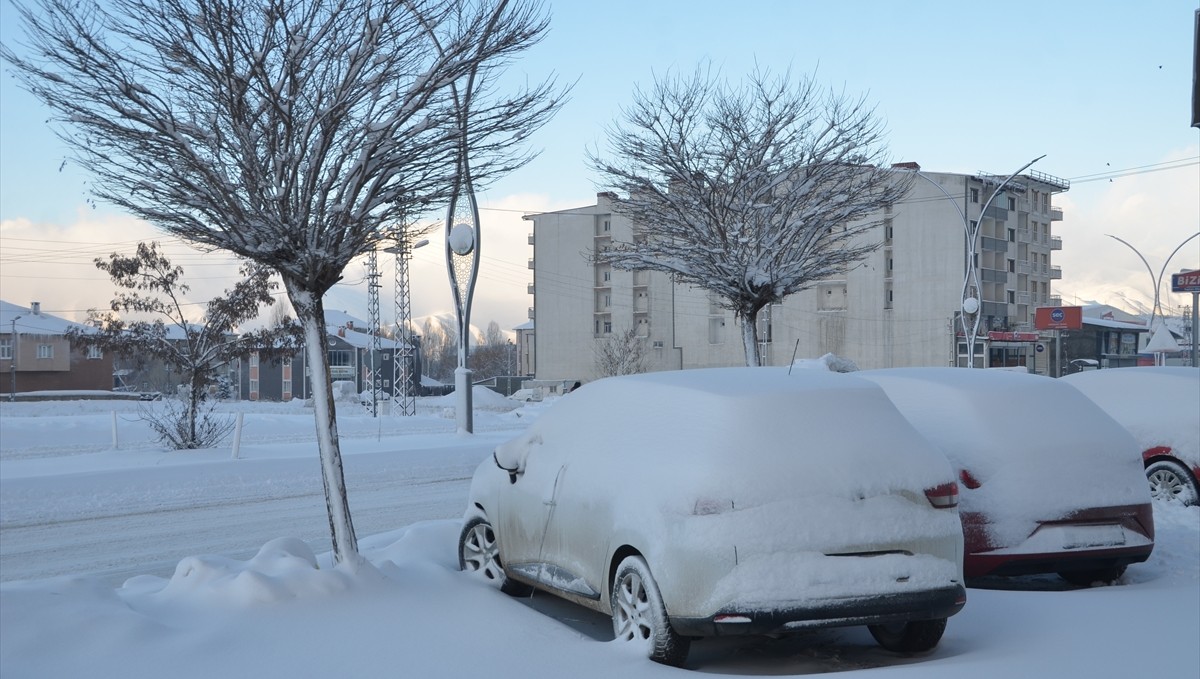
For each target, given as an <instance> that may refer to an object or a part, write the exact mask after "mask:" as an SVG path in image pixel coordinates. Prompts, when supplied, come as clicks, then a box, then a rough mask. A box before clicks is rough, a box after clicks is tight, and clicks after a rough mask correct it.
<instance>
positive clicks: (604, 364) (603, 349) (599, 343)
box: [595, 328, 646, 377]
mask: <svg viewBox="0 0 1200 679" xmlns="http://www.w3.org/2000/svg"><path fill="white" fill-rule="evenodd" d="M595 350H596V375H597V376H599V377H613V376H616V375H635V374H637V373H643V372H646V338H644V337H639V336H638V334H637V330H635V329H634V328H630V329H628V330H626V331H624V332H614V333H610V334H608V335H605V336H604V337H603V338H602V339H598V340H596V348H595Z"/></svg>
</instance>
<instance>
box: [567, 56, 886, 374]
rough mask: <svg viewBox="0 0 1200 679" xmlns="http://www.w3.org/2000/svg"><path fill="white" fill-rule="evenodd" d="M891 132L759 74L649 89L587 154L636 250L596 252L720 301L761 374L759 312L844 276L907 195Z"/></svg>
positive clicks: (701, 74)
mask: <svg viewBox="0 0 1200 679" xmlns="http://www.w3.org/2000/svg"><path fill="white" fill-rule="evenodd" d="M883 137H884V130H883V124H882V123H881V122H880V121H879V120H878V119H877V118H876V117H875V115H874V111H873V110H872V109H871V108H870V106H869V105H868V104H867V102H866V100H865V99H862V98H859V99H854V98H849V97H846V96H845V95H844V94H839V93H836V92H829V93H824V92H822V91H820V90H819V89H818V88H817V87H816V85H814V84H813V81H812V79H811V78H801V79H800V80H798V81H797V80H795V79H793V77H792V76H791V75H790V74H788V73H785V74H784V75H783V76H780V77H774V76H772V75H771V74H770V73H768V72H765V71H756V72H755V73H753V74H751V76H750V78H749V79H748V80H747V81H746V82H745V83H744V84H741V85H734V84H729V83H724V82H720V81H719V80H718V79H717V76H716V75H715V74H713V73H711V72H710V71H708V70H706V69H704V68H700V69H697V70H696V71H695V73H693V74H692V75H691V76H690V77H682V76H667V77H665V78H662V79H658V80H656V81H655V82H654V85H653V86H652V87H651V88H650V89H648V90H643V89H638V90H637V91H636V92H635V94H634V101H633V103H632V104H631V105H630V106H629V107H627V108H625V109H624V110H623V117H622V120H621V121H620V122H619V123H617V124H615V125H614V126H613V127H611V128H610V129H609V133H608V142H609V147H610V152H609V154H608V156H607V157H601V156H600V155H599V154H598V153H596V152H593V153H590V154H589V160H590V162H591V165H592V167H593V168H594V169H595V170H596V171H598V172H599V173H600V174H601V176H602V184H603V186H604V188H605V189H606V190H609V191H612V192H614V193H617V194H620V195H621V197H619V198H618V199H617V200H616V201H615V203H614V209H615V210H616V211H617V212H619V213H621V214H623V215H626V216H628V217H629V218H630V219H631V220H632V221H633V223H634V225H635V226H634V228H635V235H634V239H633V241H632V242H627V243H615V244H614V245H613V247H612V249H611V250H608V251H606V252H598V253H594V256H595V258H596V259H597V260H598V261H604V262H608V263H611V264H612V265H613V266H615V267H618V268H621V269H628V270H638V269H649V270H655V271H663V272H666V273H668V274H670V275H671V276H672V278H673V279H674V280H676V281H678V282H681V283H687V284H691V285H695V286H697V287H700V288H703V289H705V290H708V291H710V292H713V293H716V294H717V295H718V296H720V298H721V299H722V300H723V301H724V305H725V307H726V308H728V309H730V310H732V311H733V312H734V313H735V315H736V316H737V318H738V319H739V320H740V322H741V323H742V327H743V342H744V345H745V349H746V362H747V364H748V365H758V353H757V352H758V342H757V337H756V333H757V329H756V323H755V321H756V319H757V315H758V312H759V310H761V309H762V308H763V307H764V306H766V305H768V304H773V303H777V302H780V301H782V300H783V299H784V298H785V297H787V296H788V295H791V294H793V293H796V292H799V291H800V290H804V289H805V288H808V287H811V286H812V285H813V284H815V283H816V282H818V281H821V280H825V279H829V278H833V277H838V276H843V275H844V273H845V271H846V270H847V268H849V267H851V266H853V265H854V264H855V263H857V262H858V261H860V260H861V259H862V258H863V257H864V256H866V255H867V254H868V253H870V252H871V251H873V250H874V249H875V248H876V247H877V246H878V244H877V243H872V242H867V241H866V240H865V239H864V238H863V235H864V234H865V233H866V232H867V231H868V230H869V229H871V228H873V227H874V226H876V225H877V224H878V223H879V221H880V220H881V219H882V214H883V213H882V210H883V208H885V207H886V206H889V205H891V204H892V203H894V202H895V201H897V200H898V199H900V198H901V197H902V196H903V195H904V194H905V192H906V191H907V184H906V183H905V182H906V181H910V180H907V179H905V178H900V177H897V176H896V175H895V173H891V172H888V171H887V170H886V169H883V166H884V165H885V163H884V159H885V152H886V151H885V146H884V139H883Z"/></svg>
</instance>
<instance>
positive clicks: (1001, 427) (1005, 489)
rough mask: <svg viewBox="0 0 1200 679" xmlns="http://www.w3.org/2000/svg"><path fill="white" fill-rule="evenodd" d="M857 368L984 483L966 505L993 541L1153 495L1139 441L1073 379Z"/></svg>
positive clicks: (1013, 539)
mask: <svg viewBox="0 0 1200 679" xmlns="http://www.w3.org/2000/svg"><path fill="white" fill-rule="evenodd" d="M855 376H857V377H859V378H863V379H867V380H870V381H872V382H875V383H877V384H879V385H880V386H882V387H883V388H884V390H885V391H886V392H887V394H888V396H889V397H891V399H892V401H893V402H894V403H895V404H896V406H897V407H898V408H899V409H900V411H901V412H902V413H904V414H905V416H907V417H908V419H909V421H911V422H912V423H913V425H915V426H916V428H917V429H918V430H919V431H920V432H921V433H922V434H924V435H925V436H926V437H927V438H928V439H929V440H930V441H932V442H933V443H934V444H936V445H937V446H938V447H939V448H941V450H942V452H944V453H945V454H946V456H947V457H948V458H949V459H950V461H951V463H953V464H954V465H955V466H956V467H957V468H959V469H966V470H968V471H969V472H970V473H971V475H972V476H974V477H975V478H976V479H977V480H978V481H979V482H980V484H981V486H980V487H979V488H978V489H974V490H972V489H968V488H966V487H965V486H960V489H959V508H960V510H961V511H963V512H972V511H974V512H982V513H984V514H985V515H986V516H987V520H988V521H989V525H988V530H989V534H990V537H991V538H992V543H993V544H994V545H995V546H997V547H1003V546H1010V545H1013V544H1016V543H1019V542H1020V541H1022V540H1023V539H1025V538H1026V537H1027V536H1028V535H1029V534H1030V533H1031V532H1033V530H1034V529H1035V528H1036V526H1037V522H1038V521H1044V520H1053V519H1058V518H1063V517H1066V516H1068V515H1070V514H1072V513H1074V512H1076V511H1079V510H1082V509H1087V508H1090V507H1109V506H1119V505H1131V504H1142V503H1146V502H1149V501H1150V496H1149V490H1148V487H1147V485H1146V480H1145V477H1144V476H1143V474H1142V465H1141V460H1140V457H1139V455H1138V450H1137V444H1136V442H1134V440H1133V439H1132V437H1131V436H1130V435H1129V433H1128V432H1126V431H1125V430H1124V429H1123V428H1122V427H1121V426H1120V425H1119V424H1117V423H1116V422H1115V421H1114V420H1113V419H1112V418H1111V417H1109V416H1108V415H1106V414H1105V413H1104V412H1103V411H1102V410H1100V409H1099V408H1097V407H1096V406H1095V404H1093V403H1092V402H1091V401H1089V400H1088V399H1086V398H1083V397H1082V394H1080V393H1079V392H1078V391H1077V390H1075V389H1073V388H1071V387H1070V386H1068V385H1067V384H1065V383H1063V382H1061V381H1058V380H1053V379H1051V378H1048V377H1040V376H1037V375H1029V374H1022V373H1017V372H1011V371H1000V370H967V369H963V368H896V369H888V370H869V371H863V372H858V373H855Z"/></svg>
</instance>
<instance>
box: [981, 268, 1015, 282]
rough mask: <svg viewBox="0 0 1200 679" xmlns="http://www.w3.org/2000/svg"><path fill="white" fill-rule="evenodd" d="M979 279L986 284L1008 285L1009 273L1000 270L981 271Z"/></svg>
mask: <svg viewBox="0 0 1200 679" xmlns="http://www.w3.org/2000/svg"><path fill="white" fill-rule="evenodd" d="M979 277H980V279H981V280H982V281H983V282H984V283H1007V282H1008V272H1007V271H1001V270H999V269H987V268H980V269H979Z"/></svg>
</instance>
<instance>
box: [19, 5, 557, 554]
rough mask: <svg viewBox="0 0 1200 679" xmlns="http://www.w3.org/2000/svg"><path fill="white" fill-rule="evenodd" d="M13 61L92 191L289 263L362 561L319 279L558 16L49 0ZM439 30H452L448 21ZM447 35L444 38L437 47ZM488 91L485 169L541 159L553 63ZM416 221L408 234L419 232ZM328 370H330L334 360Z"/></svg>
mask: <svg viewBox="0 0 1200 679" xmlns="http://www.w3.org/2000/svg"><path fill="white" fill-rule="evenodd" d="M16 6H17V10H18V12H19V13H20V15H21V18H22V20H23V24H24V28H25V32H26V36H27V42H28V44H26V45H24V48H25V49H24V50H23V52H24V54H23V55H19V54H17V53H16V52H15V51H14V50H13V49H10V48H9V47H8V46H7V45H3V46H0V56H3V57H4V58H5V59H6V60H7V61H8V62H9V63H10V64H12V65H13V66H15V70H16V75H17V77H18V78H20V79H21V80H22V82H23V84H24V85H25V87H26V88H27V89H29V90H30V91H31V92H32V93H33V94H35V95H36V96H37V97H38V98H40V99H41V100H42V101H43V102H45V103H46V104H47V105H48V106H49V107H50V108H51V109H52V111H53V112H54V117H55V119H56V120H57V121H58V122H59V123H60V127H59V128H58V132H59V134H60V136H61V137H62V138H63V139H64V140H65V141H66V142H67V143H68V144H69V146H70V147H71V148H72V149H73V152H74V154H75V159H76V161H77V162H78V163H79V164H80V165H82V166H83V167H84V168H85V169H86V170H87V171H89V173H90V174H91V176H92V177H93V183H92V189H93V193H94V194H95V195H96V197H98V198H99V199H101V200H105V201H108V202H110V203H112V204H114V205H116V206H118V207H120V208H123V209H125V210H127V211H129V212H130V213H132V214H133V215H136V216H138V217H141V218H143V219H145V220H147V221H149V222H151V223H153V224H154V225H156V226H157V227H159V228H161V229H163V230H164V231H166V232H168V233H170V234H172V235H175V236H178V237H180V238H183V239H185V240H187V241H189V242H191V243H193V244H197V245H199V246H201V247H208V248H220V249H225V250H229V251H232V252H234V253H235V254H238V255H240V256H242V257H245V258H247V259H249V260H251V261H254V262H258V263H260V264H264V265H267V266H269V267H270V268H272V269H273V270H275V271H276V272H277V273H278V274H279V276H280V277H281V279H282V281H283V286H284V289H285V290H286V291H287V294H288V298H289V299H290V301H291V303H292V308H293V309H294V310H295V312H296V315H297V317H298V319H299V321H300V323H301V325H302V327H303V329H304V335H305V346H306V351H307V359H308V365H309V366H310V367H311V369H312V372H313V375H314V376H316V377H317V379H314V380H313V401H314V405H315V407H314V414H315V419H316V428H317V434H318V436H317V439H318V445H319V448H320V457H321V470H322V479H323V481H324V485H325V495H326V504H327V508H328V512H329V524H330V532H331V535H332V540H333V554H334V560H335V561H336V562H339V563H342V562H347V563H349V564H352V565H353V566H357V565H358V563H359V561H360V559H359V557H358V547H357V539H356V538H355V535H354V527H353V523H352V522H351V519H350V509H349V504H348V502H347V498H346V491H345V482H344V479H343V475H342V462H341V452H340V449H339V447H338V436H337V422H336V417H335V413H334V408H333V399H332V392H331V387H330V381H329V371H328V363H327V337H326V335H325V327H324V326H325V322H324V315H325V314H324V308H323V305H322V298H323V295H324V294H325V292H326V291H328V290H329V288H330V287H332V286H333V285H334V284H335V283H336V282H337V281H338V280H339V279H340V278H341V276H342V272H343V270H344V269H345V267H346V265H347V264H348V263H349V262H350V261H351V260H352V259H353V258H355V257H357V256H359V255H361V254H363V253H365V252H367V251H368V250H369V249H371V248H373V247H374V246H375V245H376V244H377V243H379V242H380V241H381V240H383V239H385V238H387V237H390V236H393V235H394V231H395V230H396V229H397V228H398V227H397V225H400V224H403V223H405V217H406V216H411V215H418V214H422V213H423V212H424V211H426V210H428V209H430V207H431V206H433V205H436V204H438V203H440V202H444V201H445V200H446V199H447V196H448V194H449V193H450V191H451V189H452V187H453V186H454V181H455V176H456V171H457V165H458V163H457V159H458V158H460V157H461V149H462V144H461V143H459V139H460V137H461V136H462V135H463V134H464V127H463V126H462V125H461V124H460V122H461V121H459V120H457V119H456V117H455V115H456V111H455V106H454V104H453V100H452V99H453V97H452V96H451V93H450V90H449V87H450V85H451V84H453V83H455V82H456V81H457V80H458V79H460V78H463V77H465V76H466V75H467V74H470V73H483V74H485V75H491V76H492V79H491V80H489V82H490V83H495V82H496V76H497V74H499V73H500V72H501V71H502V69H503V67H504V65H506V64H508V63H510V62H511V61H512V60H513V59H514V58H516V56H517V55H519V54H520V53H521V52H522V51H523V50H525V49H527V48H528V47H530V46H531V45H533V44H536V43H537V42H538V41H539V40H541V38H542V37H543V36H544V34H545V32H546V30H547V21H546V19H545V18H544V16H543V13H542V11H541V8H540V6H539V5H538V4H536V2H534V1H533V0H530V1H523V0H514V1H512V2H508V1H506V0H105V1H100V0H34V1H33V2H32V3H31V4H29V5H23V4H17V5H16ZM435 36H436V40H434V37H435ZM435 43H436V46H435ZM491 94H492V96H491V97H487V96H480V97H479V98H477V99H476V100H475V103H474V106H473V108H472V110H471V115H470V119H469V120H468V121H466V123H467V124H466V128H467V129H469V132H470V138H471V148H470V153H471V154H472V156H473V160H474V161H475V162H474V164H473V166H472V167H473V170H474V176H473V179H474V180H475V182H476V185H477V186H482V185H485V184H486V183H487V182H488V181H489V180H492V179H494V178H496V177H497V176H499V175H501V174H504V173H506V172H508V171H510V170H512V169H513V168H516V167H519V166H520V165H522V164H524V163H526V162H528V160H529V159H530V158H531V157H532V153H531V152H528V151H524V150H522V149H523V146H524V145H523V144H522V143H521V142H523V141H524V140H525V138H526V137H527V136H528V135H529V134H530V133H531V132H532V131H533V130H535V129H537V128H538V127H540V126H541V125H542V124H543V123H545V122H546V121H547V120H548V119H549V118H550V117H551V116H552V115H553V113H554V112H555V111H556V110H557V108H558V106H559V105H560V103H561V101H562V97H563V96H564V93H563V92H562V91H561V90H559V89H558V88H557V86H556V85H555V84H554V83H553V81H552V80H547V81H544V82H542V83H540V84H536V85H533V86H527V87H525V88H523V89H519V90H517V91H514V92H506V93H504V95H503V96H501V95H498V94H496V93H495V92H492V93H491ZM411 235H412V234H410V237H411ZM321 376H324V379H321Z"/></svg>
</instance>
